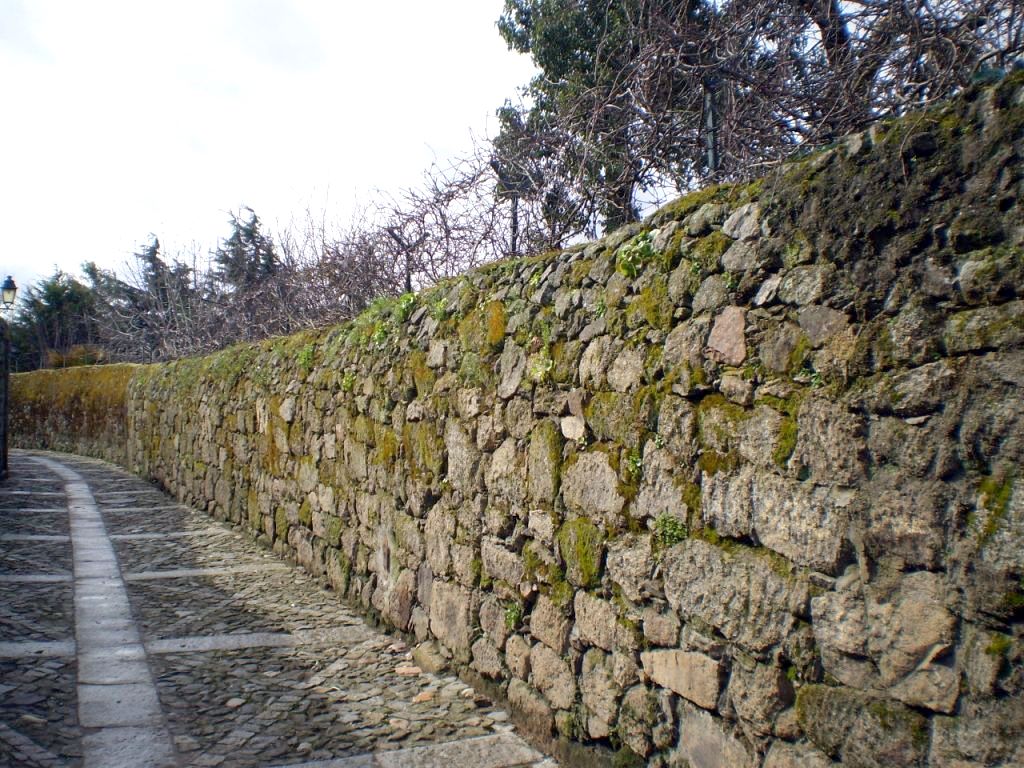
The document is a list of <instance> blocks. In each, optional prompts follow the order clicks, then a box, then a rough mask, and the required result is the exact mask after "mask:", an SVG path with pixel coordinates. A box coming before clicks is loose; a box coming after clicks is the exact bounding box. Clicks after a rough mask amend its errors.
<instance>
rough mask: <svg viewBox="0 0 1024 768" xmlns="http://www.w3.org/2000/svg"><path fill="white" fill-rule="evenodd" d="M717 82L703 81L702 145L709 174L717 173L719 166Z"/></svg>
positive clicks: (711, 78) (708, 78) (711, 80)
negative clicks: (705, 153)
mask: <svg viewBox="0 0 1024 768" xmlns="http://www.w3.org/2000/svg"><path fill="white" fill-rule="evenodd" d="M717 95H718V80H717V79H716V78H714V77H707V78H705V79H704V145H705V150H706V152H707V165H708V170H709V171H710V172H711V173H713V174H714V173H717V172H718V168H719V166H720V165H721V162H722V160H721V158H720V157H719V155H718V99H717V98H716V97H717Z"/></svg>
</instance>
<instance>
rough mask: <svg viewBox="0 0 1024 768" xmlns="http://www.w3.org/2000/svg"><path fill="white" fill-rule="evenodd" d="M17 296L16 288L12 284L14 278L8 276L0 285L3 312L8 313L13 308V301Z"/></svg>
mask: <svg viewBox="0 0 1024 768" xmlns="http://www.w3.org/2000/svg"><path fill="white" fill-rule="evenodd" d="M17 295H18V286H17V285H15V284H14V278H13V277H11V276H10V275H8V276H7V279H6V280H4V283H3V285H0V296H2V300H3V305H4V312H9V311H10V310H11V309H12V308H13V307H14V299H15V298H16V297H17Z"/></svg>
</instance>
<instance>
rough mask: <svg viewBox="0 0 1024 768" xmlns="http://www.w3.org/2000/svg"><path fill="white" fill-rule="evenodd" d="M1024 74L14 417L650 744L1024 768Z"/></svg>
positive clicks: (636, 748) (510, 686) (789, 759)
mask: <svg viewBox="0 0 1024 768" xmlns="http://www.w3.org/2000/svg"><path fill="white" fill-rule="evenodd" d="M1020 84H1021V82H1020V79H1019V78H1010V79H1008V80H1007V81H1005V82H1004V83H1003V84H1001V85H1000V86H999V87H997V88H993V89H987V90H980V89H979V90H976V91H972V92H971V93H969V94H967V95H966V96H965V98H964V99H962V100H960V101H957V102H955V103H951V104H948V105H945V106H943V107H942V108H940V109H938V110H936V111H933V112H929V113H925V114H923V115H915V116H912V117H911V118H908V119H907V120H905V121H902V122H898V123H891V124H881V125H877V126H875V127H873V128H872V129H871V130H870V131H868V132H866V133H865V134H863V135H857V136H852V137H848V138H847V139H845V140H844V141H843V142H841V143H840V144H839V145H838V146H836V147H834V148H832V149H830V150H828V151H825V152H822V153H819V154H816V155H814V156H811V157H809V158H807V159H805V160H803V161H801V162H799V163H795V164H791V165H788V166H786V167H784V168H783V169H782V170H781V171H780V172H779V174H778V175H776V176H775V177H771V178H766V179H764V180H762V181H759V182H757V183H754V184H751V185H746V186H739V187H716V188H712V189H708V190H704V191H702V192H698V193H694V194H692V195H689V196H687V197H684V198H682V199H680V200H679V201H677V202H675V203H673V204H670V205H669V206H667V207H666V208H664V209H662V210H661V211H660V212H658V213H657V214H655V215H654V216H652V217H650V218H649V219H648V220H647V221H645V222H644V223H643V224H640V225H636V226H633V227H630V228H627V229H625V230H621V231H619V232H616V233H613V234H611V235H609V236H607V237H606V238H604V239H602V240H600V241H597V242H594V243H590V244H587V245H585V246H581V247H578V248H574V249H571V250H569V251H564V252H558V253H551V254H547V255H544V256H541V257H535V258H530V259H523V260H518V261H510V262H502V263H498V264H493V265H490V266H488V267H486V268H484V269H481V270H478V271H475V272H473V273H470V274H468V275H466V276H465V277H463V278H461V279H458V280H455V281H452V282H451V283H449V284H446V285H443V286H439V287H436V288H434V289H431V290H429V291H427V292H424V293H422V294H420V295H416V296H405V297H401V298H400V299H397V300H394V301H392V302H387V303H381V304H379V305H377V306H375V307H374V308H372V309H371V310H369V311H368V312H366V313H364V315H362V316H361V317H360V318H358V319H357V320H356V321H354V322H352V323H349V324H346V325H344V326H340V327H336V328H331V329H327V330H324V331H321V332H315V333H308V334H304V335H299V336H296V337H290V338H287V339H277V340H272V341H268V342H264V343H262V344H259V345H253V346H244V347H236V348H233V349H231V350H227V351H225V352H222V353H219V354H217V355H213V356H210V357H206V358H201V359H190V360H182V361H178V362H176V363H171V364H167V365H157V366H146V367H139V368H134V369H123V370H124V374H123V375H124V376H126V377H127V379H128V383H127V389H126V391H125V400H124V408H125V411H124V412H123V413H124V415H125V417H126V422H124V423H122V424H121V425H120V427H119V425H118V423H117V421H118V418H119V417H120V414H122V411H121V408H122V406H121V403H120V401H119V400H118V401H117V402H115V400H116V399H117V398H112V399H111V400H110V402H109V405H110V408H109V411H108V412H105V413H106V414H107V415H105V416H103V417H102V418H99V419H94V420H90V419H87V418H84V417H83V416H82V415H81V414H78V413H77V412H76V411H74V409H73V408H72V407H71V404H73V403H78V402H85V401H86V400H87V399H88V397H87V393H90V392H94V391H107V390H108V389H112V388H108V387H104V386H101V385H100V384H98V383H97V382H98V379H95V380H94V379H93V378H91V377H94V376H97V377H98V376H99V375H101V372H102V370H103V369H91V371H81V372H58V373H40V374H30V375H28V376H26V377H16V379H15V381H16V385H15V389H14V396H13V399H14V401H15V403H17V404H15V406H14V407H15V409H16V410H17V409H19V408H20V409H22V410H21V411H20V413H23V414H24V415H23V416H19V417H18V418H17V419H16V420H15V421H14V422H13V425H12V428H13V430H14V432H15V433H16V439H17V440H18V441H19V443H20V444H31V445H46V446H47V447H57V448H62V449H72V450H79V451H82V452H92V453H95V454H98V455H103V456H107V457H112V458H114V459H115V460H119V461H123V462H124V463H126V465H127V466H129V467H130V468H132V469H133V470H135V471H137V472H139V473H141V474H143V475H144V476H147V477H150V478H153V479H155V480H157V481H158V482H160V483H161V484H162V485H164V486H165V487H166V488H168V489H169V490H170V491H171V492H173V493H175V494H176V495H177V496H178V498H180V499H181V500H183V501H185V502H187V503H190V504H192V505H194V506H197V507H199V508H203V509H206V510H208V511H209V512H210V513H211V514H213V515H215V516H217V517H219V518H222V519H226V520H231V521H234V522H236V523H238V524H239V525H242V526H245V527H247V528H248V529H249V530H251V531H252V532H253V534H254V535H256V536H258V537H259V538H261V539H262V540H263V541H264V542H266V543H267V544H268V545H269V546H272V547H273V548H274V549H276V550H277V551H279V552H281V553H283V554H286V555H288V556H290V557H293V558H295V559H296V560H298V561H299V562H300V563H302V564H303V565H304V566H305V567H306V568H307V569H309V570H310V571H312V572H314V573H317V574H323V575H325V577H326V578H328V579H329V580H330V582H331V583H332V584H333V586H334V588H335V589H336V590H337V591H338V592H339V593H340V594H342V595H344V596H345V597H346V598H347V599H349V600H351V601H353V602H355V603H357V604H359V605H361V606H363V607H364V608H366V609H367V610H369V611H373V612H374V613H376V614H377V615H379V616H380V617H382V618H383V620H384V621H386V622H387V623H389V624H390V625H392V626H394V627H396V628H398V629H400V630H402V631H405V632H409V633H412V634H414V635H415V636H416V638H417V639H418V640H419V641H421V642H422V643H424V647H423V649H421V653H422V654H423V656H424V658H425V657H426V656H427V655H428V654H427V651H426V650H425V649H427V648H434V649H436V651H437V652H438V653H440V654H441V655H442V656H444V657H446V658H448V659H449V660H450V662H451V663H452V664H454V665H456V666H461V667H462V668H463V669H465V670H466V671H469V672H471V673H472V674H475V675H479V676H480V677H481V678H484V679H487V680H490V681H491V682H492V683H493V684H494V685H495V686H498V687H500V688H501V689H502V691H503V692H504V694H505V695H506V696H507V698H508V700H509V702H510V704H511V705H512V707H513V709H514V710H515V711H516V712H517V713H518V715H519V716H520V717H521V718H524V719H525V720H526V721H527V722H528V723H529V724H530V725H531V727H532V728H533V729H534V730H535V731H537V732H540V733H545V734H558V735H560V736H563V737H565V738H566V739H569V740H574V741H576V742H582V743H595V744H601V745H606V746H610V747H612V748H614V749H617V750H619V759H620V761H621V762H623V763H624V764H628V761H629V760H634V761H637V760H640V759H641V758H643V759H646V760H647V761H648V762H649V764H651V765H669V764H671V765H680V764H689V765H691V766H701V767H702V768H704V767H708V766H722V767H723V768H725V767H726V766H729V767H730V768H735V767H738V766H751V767H753V766H764V767H765V768H783V767H785V766H826V765H832V764H839V765H846V766H892V765H901V766H943V767H947V766H948V767H949V768H953V766H958V767H960V768H964V767H965V766H995V765H1008V764H1013V763H1015V762H1020V761H1022V760H1024V736H1022V734H1024V725H1022V724H1024V696H1022V694H1024V664H1022V656H1024V642H1022V620H1024V581H1022V579H1024V495H1022V493H1021V491H1020V490H1019V478H1018V475H1019V471H1020V467H1021V459H1022V454H1024V396H1022V395H1024V391H1022V383H1024V300H1022V298H1024V297H1022V296H1021V292H1022V291H1024V288H1022V286H1024V257H1022V241H1024V220H1022V216H1021V208H1020V203H1019V198H1020V195H1021V193H1022V191H1024V189H1022V183H1024V182H1022V178H1024V177H1022V174H1021V169H1020V161H1019V158H1020V156H1021V149H1022V140H1024V136H1022V126H1024V108H1022V107H1021V105H1020V104H1021V100H1022V97H1021V89H1020ZM47 376H53V377H66V376H74V377H77V378H75V379H74V381H73V383H69V384H67V385H63V384H62V385H61V386H62V387H69V388H72V389H75V388H80V389H81V391H82V393H83V394H82V396H81V398H80V399H79V400H75V399H74V398H65V399H56V400H55V405H54V406H53V407H51V408H50V409H49V410H45V409H41V408H39V407H38V406H25V405H21V404H20V403H18V401H19V398H22V397H24V395H22V394H19V393H24V392H33V391H35V390H36V389H37V385H36V383H35V381H36V377H39V378H40V380H42V379H43V378H45V377H47ZM119 391H120V390H119ZM89 397H91V395H89ZM32 402H36V403H37V402H38V398H37V399H36V400H34V401H32ZM65 404H67V405H65ZM97 407H102V406H97ZM62 409H67V411H66V412H65V410H62ZM79 425H81V427H82V429H83V430H84V432H85V433H86V434H91V435H92V436H91V437H88V438H86V437H79V436H78V432H77V430H78V429H79ZM103 425H106V426H103ZM125 425H126V426H125ZM107 428H109V432H105V431H104V430H106V429H107ZM118 428H120V429H121V431H120V432H119V431H118ZM97 431H98V433H97ZM122 451H123V455H122V454H121V452H122Z"/></svg>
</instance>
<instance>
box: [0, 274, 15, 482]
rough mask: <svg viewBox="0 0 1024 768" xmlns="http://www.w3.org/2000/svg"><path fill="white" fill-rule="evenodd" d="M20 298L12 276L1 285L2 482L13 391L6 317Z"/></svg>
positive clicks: (5, 470)
mask: <svg viewBox="0 0 1024 768" xmlns="http://www.w3.org/2000/svg"><path fill="white" fill-rule="evenodd" d="M17 297H18V286H17V285H15V283H14V278H13V277H11V276H10V275H8V276H7V279H6V280H4V282H3V284H2V285H0V311H2V313H3V315H4V317H3V319H0V323H3V348H4V349H3V355H2V360H0V367H2V369H3V370H2V376H3V387H4V396H3V402H2V407H3V414H2V415H0V428H2V429H3V436H2V440H0V450H2V451H3V456H0V480H2V479H6V477H7V425H8V423H9V420H8V413H9V412H10V402H11V401H10V391H11V326H10V324H9V323H8V322H7V319H6V315H7V313H8V312H10V311H11V310H12V309H14V300H15V299H16V298H17Z"/></svg>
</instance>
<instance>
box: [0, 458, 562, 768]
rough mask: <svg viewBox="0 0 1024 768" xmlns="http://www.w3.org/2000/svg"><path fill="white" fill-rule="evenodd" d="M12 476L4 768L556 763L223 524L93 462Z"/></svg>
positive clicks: (5, 585)
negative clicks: (12, 767) (415, 664)
mask: <svg viewBox="0 0 1024 768" xmlns="http://www.w3.org/2000/svg"><path fill="white" fill-rule="evenodd" d="M10 465H11V476H10V478H9V479H8V480H7V481H6V482H5V483H4V484H3V485H0V523H2V524H0V766H31V767H35V766H39V767H40V768H56V767H58V766H61V767H63V766H67V767H68V768H72V767H75V766H85V767H86V768H120V767H121V766H124V767H125V768H129V767H130V768H147V767H152V768H164V767H165V766H204V767H207V766H221V767H222V768H243V767H244V766H261V767H262V766H301V767H302V768H370V767H371V766H374V767H377V768H393V767H396V766H444V767H445V768H456V767H457V768H478V767H483V768H487V767H488V766H490V767H492V768H500V767H505V766H536V768H541V767H543V768H554V767H555V766H556V763H555V762H554V761H553V760H551V759H550V758H545V757H544V756H543V755H541V754H540V753H539V752H537V751H536V750H534V749H533V748H531V747H530V746H528V745H527V744H526V743H525V742H524V741H523V740H522V739H521V738H519V737H518V736H517V735H516V734H515V732H514V729H513V727H512V725H511V723H509V721H508V715H507V714H506V713H505V712H504V711H503V710H502V709H500V708H497V707H495V706H494V705H493V704H492V703H491V702H489V701H487V700H486V699H484V698H482V697H481V696H479V695H477V694H476V693H474V692H473V690H472V689H470V688H467V687H466V685H465V684H463V683H462V682H460V681H459V680H458V679H457V678H455V677H445V676H441V675H433V674H428V673H423V672H420V671H419V670H418V669H417V668H416V667H414V666H413V664H412V662H411V661H410V658H411V656H410V653H409V648H408V647H407V646H406V645H405V644H404V643H403V642H402V641H401V640H398V639H395V638H393V637H389V636H388V635H385V634H382V633H380V632H378V631H376V630H373V629H371V628H369V627H368V626H367V625H366V624H365V623H364V622H363V621H362V619H360V618H359V616H358V615H356V614H355V613H353V612H352V611H350V610H349V609H348V608H346V607H345V606H344V605H343V604H341V603H340V602H339V600H338V598H337V597H336V595H334V594H333V593H332V592H329V591H326V590H324V589H322V588H321V587H320V586H319V585H318V584H317V582H316V581H315V580H314V579H312V578H311V577H309V576H308V575H306V574H305V573H304V572H303V571H301V570H299V569H297V568H295V567H292V566H290V565H288V564H287V563H284V562H282V561H280V560H279V559H277V558H276V557H275V556H274V555H272V554H271V553H269V552H267V551H266V550H263V549H262V548H260V547H258V546H257V545H256V544H254V543H253V542H252V541H251V540H250V539H249V538H247V537H246V536H244V535H242V534H240V533H238V532H236V531H235V530H233V529H231V528H230V527H228V526H225V525H222V524H220V523H217V522H215V521H213V520H211V519H210V518H209V517H207V516H206V515H204V514H201V513H199V512H196V511H194V510H191V509H189V508H187V507H184V506H182V505H180V504H177V503H175V502H174V500H173V499H171V498H170V497H168V496H167V495H165V494H163V493H161V492H160V491H158V490H156V489H154V488H153V487H152V486H149V485H148V484H146V483H144V482H143V481H141V480H139V479H138V478H135V477H133V476H131V475H128V474H126V473H124V472H122V471H120V470H118V469H116V468H114V467H112V466H111V465H109V464H105V463H103V462H99V461H94V460H91V459H84V458H80V457H74V456H68V455H64V454H48V453H34V452H33V453H29V452H21V451H15V452H12V456H11V460H10Z"/></svg>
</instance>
